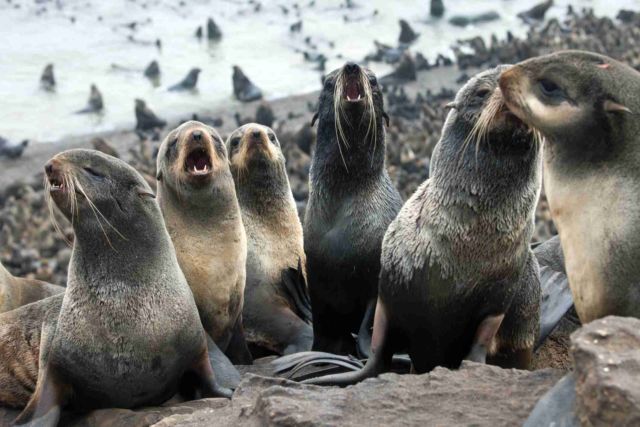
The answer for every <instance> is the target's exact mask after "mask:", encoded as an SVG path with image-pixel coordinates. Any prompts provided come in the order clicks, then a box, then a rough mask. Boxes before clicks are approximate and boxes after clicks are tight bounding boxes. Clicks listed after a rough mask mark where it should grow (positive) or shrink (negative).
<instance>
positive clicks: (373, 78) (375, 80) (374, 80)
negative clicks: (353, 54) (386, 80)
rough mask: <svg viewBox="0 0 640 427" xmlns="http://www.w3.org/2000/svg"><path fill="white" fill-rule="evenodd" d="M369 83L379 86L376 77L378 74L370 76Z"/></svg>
mask: <svg viewBox="0 0 640 427" xmlns="http://www.w3.org/2000/svg"><path fill="white" fill-rule="evenodd" d="M369 84H370V85H371V86H377V85H378V79H377V78H376V76H369Z"/></svg>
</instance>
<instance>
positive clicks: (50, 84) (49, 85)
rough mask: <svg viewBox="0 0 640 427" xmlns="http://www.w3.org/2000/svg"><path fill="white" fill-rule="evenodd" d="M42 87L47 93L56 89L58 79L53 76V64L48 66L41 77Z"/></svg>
mask: <svg viewBox="0 0 640 427" xmlns="http://www.w3.org/2000/svg"><path fill="white" fill-rule="evenodd" d="M40 87H42V89H44V90H46V91H50V92H51V91H53V90H55V88H56V79H55V77H54V75H53V64H47V65H46V66H45V67H44V70H42V75H41V76H40Z"/></svg>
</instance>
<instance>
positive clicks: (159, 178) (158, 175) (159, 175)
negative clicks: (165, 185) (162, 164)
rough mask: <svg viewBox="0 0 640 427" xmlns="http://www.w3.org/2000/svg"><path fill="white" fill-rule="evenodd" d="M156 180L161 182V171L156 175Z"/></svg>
mask: <svg viewBox="0 0 640 427" xmlns="http://www.w3.org/2000/svg"><path fill="white" fill-rule="evenodd" d="M156 180H158V181H162V171H158V173H157V174H156Z"/></svg>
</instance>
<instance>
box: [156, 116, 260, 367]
mask: <svg viewBox="0 0 640 427" xmlns="http://www.w3.org/2000/svg"><path fill="white" fill-rule="evenodd" d="M157 179H158V202H159V203H160V208H161V209H162V213H163V215H164V219H165V222H166V224H167V229H168V230H169V235H170V236H171V239H172V240H173V244H174V246H175V248H176V253H177V255H178V261H179V262H180V267H181V268H182V271H183V272H184V274H185V276H186V278H187V282H189V286H191V290H192V291H193V295H194V297H195V300H196V305H197V306H198V310H199V311H200V318H201V319H202V324H203V325H204V328H205V330H206V331H207V332H208V333H209V335H211V337H212V338H213V340H214V341H215V342H216V344H218V345H219V346H220V348H221V349H222V351H224V352H225V354H226V355H227V356H228V357H229V359H231V361H232V362H234V363H236V364H250V363H251V361H252V360H251V355H250V353H249V349H248V348H247V344H246V341H245V337H244V332H243V328H242V306H243V300H244V289H245V278H246V260H247V238H246V234H245V230H244V226H243V224H242V214H241V212H240V205H239V204H238V199H237V197H236V189H235V185H234V182H233V177H232V176H231V171H230V169H229V162H228V156H227V150H226V148H225V146H224V142H223V141H222V139H221V138H220V135H218V132H216V130H215V129H213V128H211V127H209V126H207V125H205V124H204V123H200V122H197V121H188V122H185V123H183V124H181V125H180V126H178V127H177V128H175V129H173V130H172V131H171V132H169V133H168V134H167V136H166V137H165V139H164V141H163V142H162V144H161V145H160V149H159V151H158V158H157Z"/></svg>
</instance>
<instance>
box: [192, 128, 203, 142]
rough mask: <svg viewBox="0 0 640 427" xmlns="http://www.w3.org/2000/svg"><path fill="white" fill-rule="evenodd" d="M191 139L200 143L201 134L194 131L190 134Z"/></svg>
mask: <svg viewBox="0 0 640 427" xmlns="http://www.w3.org/2000/svg"><path fill="white" fill-rule="evenodd" d="M191 137H192V138H193V140H194V141H200V140H202V132H200V131H199V130H194V131H193V133H191Z"/></svg>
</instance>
